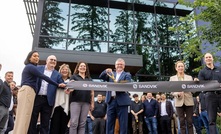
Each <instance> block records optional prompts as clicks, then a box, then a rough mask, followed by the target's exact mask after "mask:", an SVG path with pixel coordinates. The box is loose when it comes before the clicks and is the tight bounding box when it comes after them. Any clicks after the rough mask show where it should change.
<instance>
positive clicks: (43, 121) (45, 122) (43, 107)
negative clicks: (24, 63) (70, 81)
mask: <svg viewBox="0 0 221 134" xmlns="http://www.w3.org/2000/svg"><path fill="white" fill-rule="evenodd" d="M56 65H57V58H56V57H55V56H54V55H50V56H48V58H47V60H46V65H41V66H38V69H39V71H40V72H42V73H44V74H45V75H47V76H48V77H50V78H51V79H53V80H54V81H56V82H57V83H59V84H60V83H63V80H62V77H61V74H60V73H59V72H58V71H57V70H55V66H56ZM37 85H38V91H37V93H36V97H35V102H34V107H33V112H32V117H31V122H30V126H29V130H28V134H37V128H36V126H37V121H38V116H39V114H40V126H41V127H40V133H41V134H48V133H49V121H50V117H51V113H52V109H53V106H54V102H55V95H56V90H57V87H56V86H54V85H52V84H49V83H47V82H46V81H44V80H42V79H38V81H37Z"/></svg>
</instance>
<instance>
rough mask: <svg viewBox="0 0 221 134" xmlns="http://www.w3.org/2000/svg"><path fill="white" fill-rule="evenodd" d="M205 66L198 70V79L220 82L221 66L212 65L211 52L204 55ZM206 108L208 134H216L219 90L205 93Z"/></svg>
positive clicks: (220, 94) (220, 99) (220, 101)
mask: <svg viewBox="0 0 221 134" xmlns="http://www.w3.org/2000/svg"><path fill="white" fill-rule="evenodd" d="M204 62H205V64H206V66H205V67H204V68H203V69H202V70H200V72H199V75H198V78H199V80H217V81H218V82H219V83H221V68H219V67H216V66H215V65H214V59H213V56H212V54H210V53H206V54H205V55H204ZM205 102H206V110H207V113H208V117H209V132H210V134H218V132H217V130H218V129H217V128H216V117H217V112H218V111H217V109H218V108H219V109H221V91H209V92H206V93H205Z"/></svg>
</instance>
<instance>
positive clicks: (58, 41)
mask: <svg viewBox="0 0 221 134" xmlns="http://www.w3.org/2000/svg"><path fill="white" fill-rule="evenodd" d="M52 44H53V45H52ZM39 47H40V48H51V49H60V50H66V39H62V38H53V37H40V38H39Z"/></svg>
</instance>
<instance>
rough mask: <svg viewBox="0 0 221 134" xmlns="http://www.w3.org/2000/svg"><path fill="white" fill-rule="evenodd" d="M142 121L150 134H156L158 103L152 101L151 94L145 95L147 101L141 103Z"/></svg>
mask: <svg viewBox="0 0 221 134" xmlns="http://www.w3.org/2000/svg"><path fill="white" fill-rule="evenodd" d="M143 106H144V120H145V122H146V124H147V128H148V130H149V133H150V134H157V133H158V132H157V112H158V102H157V101H156V100H155V99H153V96H152V93H147V99H146V100H145V101H144V103H143Z"/></svg>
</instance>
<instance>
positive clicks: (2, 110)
mask: <svg viewBox="0 0 221 134" xmlns="http://www.w3.org/2000/svg"><path fill="white" fill-rule="evenodd" d="M10 103H11V90H10V87H9V85H8V84H7V82H4V83H3V81H2V80H1V79H0V133H2V130H3V128H4V127H5V123H6V122H7V120H8V115H9V111H8V109H9V107H10Z"/></svg>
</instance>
